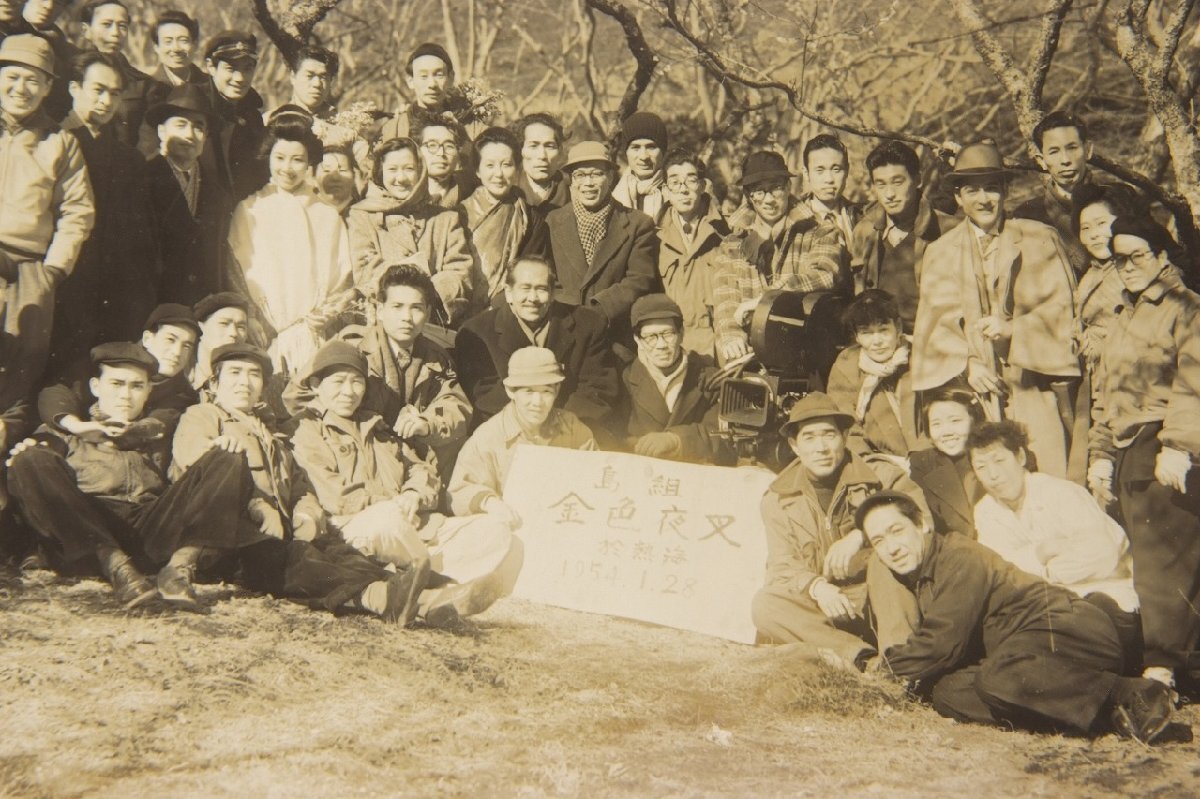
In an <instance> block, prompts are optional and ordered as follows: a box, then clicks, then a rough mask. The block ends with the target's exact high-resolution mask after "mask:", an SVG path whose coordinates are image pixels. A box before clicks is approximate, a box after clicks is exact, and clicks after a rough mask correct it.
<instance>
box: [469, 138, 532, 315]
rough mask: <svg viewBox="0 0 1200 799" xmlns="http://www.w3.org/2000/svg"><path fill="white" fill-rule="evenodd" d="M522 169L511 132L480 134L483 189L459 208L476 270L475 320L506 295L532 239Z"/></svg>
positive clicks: (478, 159)
mask: <svg viewBox="0 0 1200 799" xmlns="http://www.w3.org/2000/svg"><path fill="white" fill-rule="evenodd" d="M520 169H521V146H520V143H519V142H518V141H517V137H516V136H515V135H514V134H513V133H512V131H510V130H508V129H507V128H488V129H487V130H485V131H484V132H483V133H481V134H479V138H477V139H476V140H475V176H476V177H477V178H479V188H477V189H475V191H473V192H472V193H471V196H470V197H467V199H465V200H463V202H462V203H461V204H460V205H459V210H460V212H461V214H462V217H463V219H464V220H465V223H466V227H467V232H468V234H469V239H470V245H471V252H472V254H473V255H474V256H475V266H476V269H477V271H476V272H475V276H474V278H473V279H472V282H473V284H474V298H473V299H472V301H471V309H470V314H471V315H474V314H476V313H480V312H482V311H485V310H487V308H488V306H489V305H490V304H491V301H492V298H493V297H495V296H496V295H498V294H500V293H501V292H502V291H503V290H504V284H505V281H506V280H507V279H508V270H509V268H510V267H511V266H512V264H513V262H514V261H516V259H517V256H518V255H520V254H521V252H522V251H523V248H524V246H525V242H526V239H527V238H528V234H529V232H530V214H529V206H528V205H527V204H526V203H525V198H524V197H523V196H522V194H521V190H520V189H519V188H517V173H518V172H519V171H520Z"/></svg>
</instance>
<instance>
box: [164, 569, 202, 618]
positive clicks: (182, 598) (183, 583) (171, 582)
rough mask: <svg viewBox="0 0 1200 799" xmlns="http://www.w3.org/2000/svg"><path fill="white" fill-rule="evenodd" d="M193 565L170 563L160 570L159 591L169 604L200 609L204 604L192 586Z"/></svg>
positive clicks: (194, 609) (192, 609)
mask: <svg viewBox="0 0 1200 799" xmlns="http://www.w3.org/2000/svg"><path fill="white" fill-rule="evenodd" d="M192 571H193V567H191V566H172V565H171V564H170V563H168V564H167V565H166V566H163V567H162V569H161V570H160V571H159V572H158V593H159V596H161V597H162V598H163V601H164V602H166V603H167V604H170V605H174V606H175V607H177V608H179V609H181V610H191V611H200V610H203V609H204V606H203V605H201V604H200V600H199V599H197V598H196V589H195V588H193V587H192Z"/></svg>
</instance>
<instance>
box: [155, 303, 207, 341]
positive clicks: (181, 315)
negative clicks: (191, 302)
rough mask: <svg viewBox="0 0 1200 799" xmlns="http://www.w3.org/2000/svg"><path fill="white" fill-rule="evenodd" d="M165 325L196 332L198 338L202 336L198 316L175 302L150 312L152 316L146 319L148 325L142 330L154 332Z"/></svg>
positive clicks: (164, 304)
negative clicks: (197, 320)
mask: <svg viewBox="0 0 1200 799" xmlns="http://www.w3.org/2000/svg"><path fill="white" fill-rule="evenodd" d="M163 325H175V326H176V327H186V328H189V329H191V330H194V331H196V335H197V336H199V335H200V325H199V324H198V323H197V322H196V316H195V314H193V313H192V309H191V308H189V307H187V306H186V305H180V304H178V303H174V302H167V303H163V304H162V305H160V306H158V307H157V308H155V309H154V310H153V311H151V312H150V316H149V317H148V318H147V319H146V324H145V325H143V326H142V329H143V330H151V331H154V330H158V329H159V328H160V327H162V326H163Z"/></svg>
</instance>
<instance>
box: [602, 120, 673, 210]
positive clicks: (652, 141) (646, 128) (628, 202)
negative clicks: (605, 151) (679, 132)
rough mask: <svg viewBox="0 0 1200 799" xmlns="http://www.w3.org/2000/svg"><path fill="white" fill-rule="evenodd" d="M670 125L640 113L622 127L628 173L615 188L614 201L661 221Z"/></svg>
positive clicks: (626, 121)
mask: <svg viewBox="0 0 1200 799" xmlns="http://www.w3.org/2000/svg"><path fill="white" fill-rule="evenodd" d="M667 141H668V139H667V125H666V123H664V122H663V121H662V117H660V116H659V115H658V114H652V113H650V112H649V111H636V112H634V113H633V114H630V115H629V117H628V118H627V119H626V120H625V122H624V124H622V125H621V144H622V146H623V147H624V148H625V164H626V171H625V173H624V174H622V175H621V179H620V180H618V181H617V185H616V186H615V187H613V199H614V200H616V201H617V202H619V203H620V204H621V205H623V206H625V207H626V208H632V209H634V210H635V211H641V212H642V213H643V214H645V215H646V216H648V217H650V218H651V219H657V218H658V214H659V212H660V211H661V210H662V207H663V204H664V200H663V178H664V174H663V159H664V158H665V156H666V154H667Z"/></svg>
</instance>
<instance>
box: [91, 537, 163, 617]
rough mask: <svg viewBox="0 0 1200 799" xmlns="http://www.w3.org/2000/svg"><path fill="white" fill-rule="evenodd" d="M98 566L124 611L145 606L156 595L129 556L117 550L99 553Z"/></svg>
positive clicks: (152, 587)
mask: <svg viewBox="0 0 1200 799" xmlns="http://www.w3.org/2000/svg"><path fill="white" fill-rule="evenodd" d="M100 565H101V567H102V568H103V570H104V576H105V577H107V578H108V581H109V583H111V584H112V587H113V593H114V594H116V597H117V601H118V602H120V603H121V604H122V605H124V606H125V609H126V610H133V609H134V608H136V607H139V606H141V605H144V604H146V603H147V602H149V601H150V600H151V599H153V598H154V595H155V594H156V593H157V591H156V590H155V588H154V586H153V585H152V584H151V583H150V581H149V580H148V579H146V575H144V574H142V573H141V572H140V571H138V569H137V567H136V566H134V565H133V561H132V560H130V558H129V556H128V555H126V554H125V553H124V552H122V551H121V550H119V549H113V550H108V551H107V552H103V553H100Z"/></svg>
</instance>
